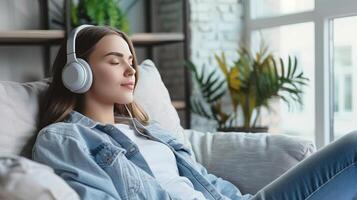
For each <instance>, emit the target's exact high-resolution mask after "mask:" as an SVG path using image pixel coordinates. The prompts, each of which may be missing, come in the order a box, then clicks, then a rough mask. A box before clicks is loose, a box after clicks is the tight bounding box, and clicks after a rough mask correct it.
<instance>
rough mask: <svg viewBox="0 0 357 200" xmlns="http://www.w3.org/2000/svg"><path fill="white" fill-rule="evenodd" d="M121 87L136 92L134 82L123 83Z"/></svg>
mask: <svg viewBox="0 0 357 200" xmlns="http://www.w3.org/2000/svg"><path fill="white" fill-rule="evenodd" d="M120 85H121V86H123V87H125V88H127V89H130V90H134V82H127V83H122V84H120Z"/></svg>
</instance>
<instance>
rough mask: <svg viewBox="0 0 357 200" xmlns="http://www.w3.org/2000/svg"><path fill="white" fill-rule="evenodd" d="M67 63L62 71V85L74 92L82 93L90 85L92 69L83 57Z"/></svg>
mask: <svg viewBox="0 0 357 200" xmlns="http://www.w3.org/2000/svg"><path fill="white" fill-rule="evenodd" d="M77 60H78V61H77V62H71V63H69V64H67V65H66V66H65V67H64V69H63V71H62V82H63V84H64V86H65V87H66V88H67V89H69V90H70V91H71V92H74V93H84V92H86V91H88V90H89V88H90V86H91V85H92V80H93V76H92V70H91V68H90V66H89V65H88V63H87V62H86V61H85V60H83V59H77Z"/></svg>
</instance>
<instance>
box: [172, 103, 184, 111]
mask: <svg viewBox="0 0 357 200" xmlns="http://www.w3.org/2000/svg"><path fill="white" fill-rule="evenodd" d="M171 103H172V105H173V106H174V107H175V108H176V110H183V109H185V108H186V104H185V101H171Z"/></svg>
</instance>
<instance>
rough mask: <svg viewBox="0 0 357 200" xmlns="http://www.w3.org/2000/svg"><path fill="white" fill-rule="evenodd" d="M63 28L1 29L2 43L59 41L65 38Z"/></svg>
mask: <svg viewBox="0 0 357 200" xmlns="http://www.w3.org/2000/svg"><path fill="white" fill-rule="evenodd" d="M64 35H65V32H64V31H62V30H13V31H0V44H24V45H26V44H44V43H59V42H61V40H62V39H63V38H64Z"/></svg>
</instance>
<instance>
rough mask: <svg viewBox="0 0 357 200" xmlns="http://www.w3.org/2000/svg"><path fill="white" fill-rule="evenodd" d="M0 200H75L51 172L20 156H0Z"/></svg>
mask: <svg viewBox="0 0 357 200" xmlns="http://www.w3.org/2000/svg"><path fill="white" fill-rule="evenodd" d="M0 199H2V200H14V199H16V200H25V199H36V200H56V199H68V200H79V196H78V194H77V193H76V192H75V191H74V190H73V189H72V188H71V187H70V186H69V185H67V183H66V182H65V181H64V180H63V179H62V178H61V177H59V176H57V175H56V174H55V173H54V171H53V169H52V168H50V167H48V166H46V165H43V164H40V163H37V162H34V161H31V160H29V159H26V158H24V157H17V156H11V157H0Z"/></svg>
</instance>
